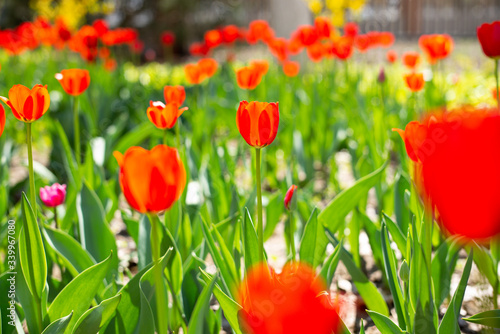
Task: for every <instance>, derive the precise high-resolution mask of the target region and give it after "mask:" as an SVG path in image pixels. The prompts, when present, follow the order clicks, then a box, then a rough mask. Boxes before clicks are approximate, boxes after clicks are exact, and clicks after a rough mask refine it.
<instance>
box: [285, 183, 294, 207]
mask: <svg viewBox="0 0 500 334" xmlns="http://www.w3.org/2000/svg"><path fill="white" fill-rule="evenodd" d="M295 190H297V186H296V185H294V184H293V185H292V186H291V187H290V188H289V189H288V191H287V192H286V194H285V200H284V204H285V209H287V210H290V209H292V208H293V202H292V200H293V199H294V197H293V195H294V194H295ZM291 204H292V205H291Z"/></svg>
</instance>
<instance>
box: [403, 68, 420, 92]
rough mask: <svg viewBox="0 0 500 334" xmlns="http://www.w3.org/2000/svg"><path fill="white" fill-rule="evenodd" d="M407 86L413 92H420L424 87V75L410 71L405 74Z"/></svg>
mask: <svg viewBox="0 0 500 334" xmlns="http://www.w3.org/2000/svg"><path fill="white" fill-rule="evenodd" d="M404 79H405V83H406V87H408V88H409V89H410V90H411V91H412V92H414V93H415V92H419V91H421V90H422V89H423V88H424V75H423V74H422V73H415V72H412V73H409V74H405V75H404Z"/></svg>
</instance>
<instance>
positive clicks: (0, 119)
mask: <svg viewBox="0 0 500 334" xmlns="http://www.w3.org/2000/svg"><path fill="white" fill-rule="evenodd" d="M4 129H5V109H4V108H3V106H2V105H1V104H0V137H1V136H2V133H3V130H4Z"/></svg>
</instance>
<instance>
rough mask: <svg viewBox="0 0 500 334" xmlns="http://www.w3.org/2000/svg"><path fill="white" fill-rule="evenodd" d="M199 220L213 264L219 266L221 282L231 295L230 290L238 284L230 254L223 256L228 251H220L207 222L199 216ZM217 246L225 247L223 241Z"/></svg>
mask: <svg viewBox="0 0 500 334" xmlns="http://www.w3.org/2000/svg"><path fill="white" fill-rule="evenodd" d="M201 221H202V225H201V226H202V229H203V235H204V236H205V242H206V243H207V245H208V249H209V251H210V254H211V255H212V258H213V260H214V262H215V265H216V266H217V268H219V270H220V272H221V277H222V282H223V283H224V287H225V292H226V293H227V294H229V295H230V296H232V292H233V290H234V289H235V288H236V287H237V286H238V280H239V279H238V275H237V273H236V272H234V270H232V268H235V266H234V260H233V258H232V256H230V257H229V258H228V257H225V255H227V254H228V252H221V250H220V249H219V247H217V246H216V244H215V241H214V238H213V236H212V233H211V231H210V227H209V226H208V223H207V222H206V221H205V219H204V218H203V217H201ZM214 228H215V227H214ZM219 246H220V247H221V248H223V247H225V248H226V249H227V246H226V245H225V243H222V244H219ZM231 262H232V263H231Z"/></svg>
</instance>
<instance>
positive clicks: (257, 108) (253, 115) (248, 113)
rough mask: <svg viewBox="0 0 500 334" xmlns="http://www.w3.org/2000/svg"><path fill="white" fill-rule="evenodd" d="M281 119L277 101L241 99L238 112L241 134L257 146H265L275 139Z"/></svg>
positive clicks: (237, 123) (249, 143) (237, 120)
mask: <svg viewBox="0 0 500 334" xmlns="http://www.w3.org/2000/svg"><path fill="white" fill-rule="evenodd" d="M279 121H280V113H279V107H278V103H277V102H276V103H274V102H271V103H268V102H255V101H253V102H247V101H241V102H240V106H239V108H238V112H237V113H236V125H237V126H238V130H239V131H240V134H241V136H242V137H243V139H245V141H246V142H247V143H248V145H250V146H253V147H255V148H262V147H265V146H267V145H269V144H271V143H272V142H273V141H274V138H276V134H277V133H278V125H279Z"/></svg>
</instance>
